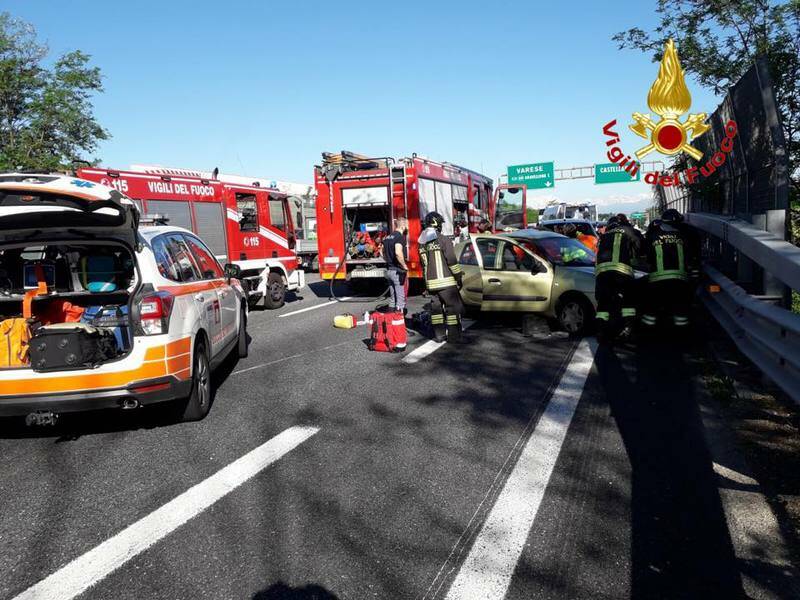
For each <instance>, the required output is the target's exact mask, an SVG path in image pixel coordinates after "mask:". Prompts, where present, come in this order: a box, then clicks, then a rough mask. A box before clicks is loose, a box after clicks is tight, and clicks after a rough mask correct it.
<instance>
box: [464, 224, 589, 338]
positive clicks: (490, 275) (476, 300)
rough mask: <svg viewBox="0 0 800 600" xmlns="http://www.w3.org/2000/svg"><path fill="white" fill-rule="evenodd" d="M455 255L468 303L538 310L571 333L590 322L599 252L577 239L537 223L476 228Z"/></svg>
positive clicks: (486, 308) (483, 307)
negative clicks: (489, 230)
mask: <svg viewBox="0 0 800 600" xmlns="http://www.w3.org/2000/svg"><path fill="white" fill-rule="evenodd" d="M456 256H457V257H458V262H459V264H460V265H461V268H462V269H463V271H464V281H463V283H464V285H463V287H462V288H461V297H462V299H463V300H464V303H465V304H467V305H468V306H473V307H477V308H480V310H481V311H514V312H528V313H539V314H542V315H543V316H545V317H549V318H554V319H557V320H558V322H559V323H560V324H561V326H562V327H563V328H564V329H565V330H566V331H567V332H568V333H570V334H572V335H583V334H585V333H586V332H587V331H588V330H589V329H590V328H591V327H592V325H593V323H594V315H595V309H596V307H597V302H596V300H595V296H594V263H595V255H594V253H593V252H592V251H591V250H589V249H588V248H587V247H586V246H584V245H583V244H581V243H580V242H578V241H577V240H574V239H571V238H568V237H565V236H563V235H561V234H558V233H553V232H552V231H539V230H535V229H522V230H519V231H513V232H509V233H503V234H476V235H471V236H470V239H469V240H466V241H464V242H462V243H460V244H458V245H457V246H456Z"/></svg>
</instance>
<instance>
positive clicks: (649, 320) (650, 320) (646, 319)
mask: <svg viewBox="0 0 800 600" xmlns="http://www.w3.org/2000/svg"><path fill="white" fill-rule="evenodd" d="M642 323H644V324H645V325H655V324H656V318H655V317H654V316H652V315H644V316H643V317H642Z"/></svg>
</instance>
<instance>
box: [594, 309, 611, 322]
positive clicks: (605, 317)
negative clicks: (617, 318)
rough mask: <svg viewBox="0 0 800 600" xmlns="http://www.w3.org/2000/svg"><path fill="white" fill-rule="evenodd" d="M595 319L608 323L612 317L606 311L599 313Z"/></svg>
mask: <svg viewBox="0 0 800 600" xmlns="http://www.w3.org/2000/svg"><path fill="white" fill-rule="evenodd" d="M595 317H597V318H598V319H600V320H601V321H608V320H609V319H610V318H611V315H610V314H609V313H607V312H605V311H598V313H597V314H596V315H595Z"/></svg>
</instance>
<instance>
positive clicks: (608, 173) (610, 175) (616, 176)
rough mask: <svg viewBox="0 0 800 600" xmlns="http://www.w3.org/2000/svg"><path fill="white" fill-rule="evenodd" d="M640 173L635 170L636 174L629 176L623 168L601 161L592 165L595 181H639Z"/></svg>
mask: <svg viewBox="0 0 800 600" xmlns="http://www.w3.org/2000/svg"><path fill="white" fill-rule="evenodd" d="M640 178H641V175H640V174H639V171H638V170H637V171H636V176H635V177H631V176H630V173H628V172H627V171H626V170H625V169H623V168H622V167H620V166H619V165H617V164H614V163H601V164H599V165H595V166H594V182H595V183H629V182H631V181H639V179H640Z"/></svg>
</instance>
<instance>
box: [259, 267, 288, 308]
mask: <svg viewBox="0 0 800 600" xmlns="http://www.w3.org/2000/svg"><path fill="white" fill-rule="evenodd" d="M285 301H286V286H285V285H283V277H281V276H280V273H270V274H269V277H268V278H267V293H266V294H264V308H269V309H273V308H280V307H281V306H283V303H284V302H285Z"/></svg>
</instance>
